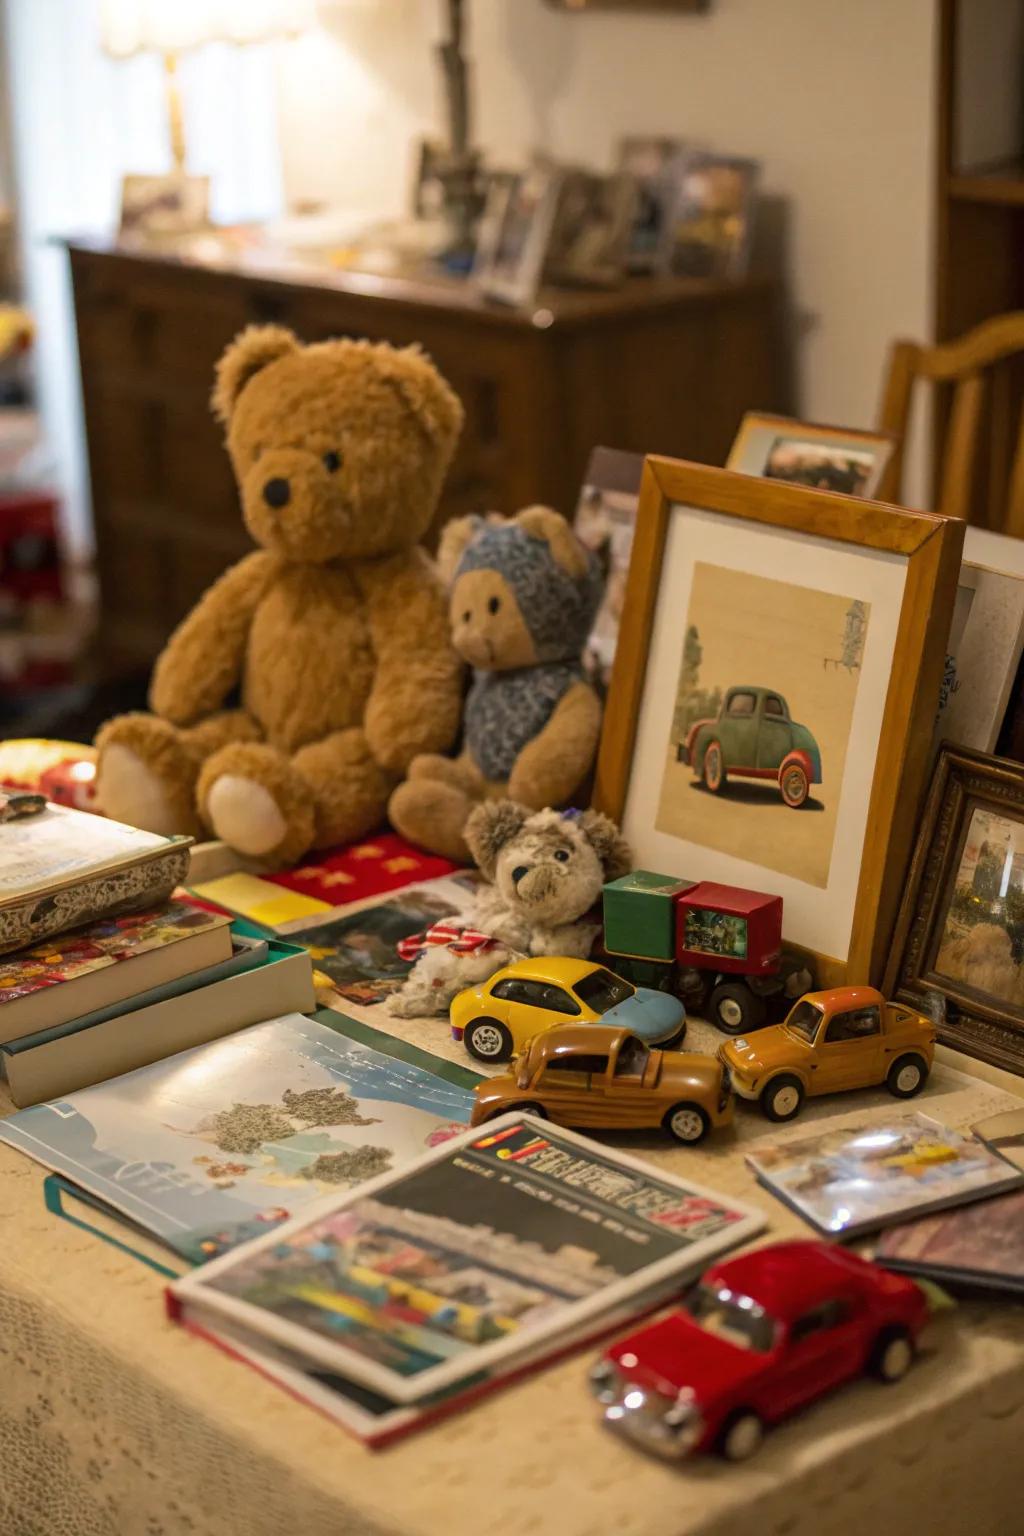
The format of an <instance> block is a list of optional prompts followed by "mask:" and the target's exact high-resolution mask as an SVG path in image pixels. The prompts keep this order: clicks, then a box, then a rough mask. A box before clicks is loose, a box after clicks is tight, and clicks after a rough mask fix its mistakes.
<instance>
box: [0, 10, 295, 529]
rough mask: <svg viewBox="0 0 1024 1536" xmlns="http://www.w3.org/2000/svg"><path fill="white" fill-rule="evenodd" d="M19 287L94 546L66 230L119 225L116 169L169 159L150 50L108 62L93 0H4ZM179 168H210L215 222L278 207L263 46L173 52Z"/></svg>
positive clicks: (61, 469)
mask: <svg viewBox="0 0 1024 1536" xmlns="http://www.w3.org/2000/svg"><path fill="white" fill-rule="evenodd" d="M3 5H4V21H5V24H6V29H7V39H8V55H9V65H10V82H9V84H10V91H11V116H12V121H13V138H14V164H15V175H16V181H17V189H18V203H19V213H20V236H21V241H22V247H23V250H22V258H23V263H24V272H25V280H26V287H27V298H28V302H29V304H30V305H31V307H32V309H33V312H34V314H35V317H36V322H37V327H38V341H37V350H36V360H35V361H36V380H37V388H38V396H39V404H40V408H41V410H42V414H43V421H44V427H45V431H46V435H47V441H48V444H49V448H50V452H51V454H52V458H53V464H54V479H55V482H56V484H57V485H58V487H59V489H60V491H61V492H62V494H63V498H64V505H65V534H66V538H67V542H68V545H69V548H70V550H71V551H72V553H74V554H75V555H78V556H80V555H84V554H87V553H88V551H89V549H90V547H91V520H90V515H89V498H88V473H87V467H86V456H85V443H84V435H83V430H82V416H81V399H80V391H79V386H78V360H77V354H76V350H75V340H74V312H73V305H72V298H71V288H70V280H69V276H68V264H67V256H66V253H65V251H64V250H63V248H62V246H61V244H60V242H61V240H62V239H63V238H65V237H67V236H69V235H76V236H82V235H85V236H99V237H103V236H106V235H109V234H110V233H112V231H113V230H114V229H115V227H116V224H117V215H118V204H119V195H120V181H121V177H122V176H123V175H124V174H125V172H127V171H138V172H143V173H151V174H159V173H161V172H164V171H166V170H167V169H168V167H169V165H170V147H169V142H168V131H167V119H166V107H165V97H164V87H163V74H162V66H161V63H160V60H159V59H157V58H155V57H152V56H149V55H146V54H140V55H138V56H137V57H134V58H130V59H125V60H114V59H111V58H109V57H108V56H107V55H106V54H105V53H104V52H103V50H102V48H101V45H100V31H99V12H100V0H3ZM180 80H181V89H182V97H183V102H184V112H185V129H186V135H187V138H188V153H189V159H188V168H189V170H190V171H193V172H195V173H197V174H208V175H209V176H210V178H211V213H212V217H213V219H214V221H215V222H218V223H220V222H235V221H242V220H250V219H265V218H273V217H276V216H277V215H279V214H280V212H281V211H282V201H283V197H282V184H281V169H280V159H279V153H278V136H277V74H276V67H275V55H274V45H273V44H265V43H257V44H253V45H251V46H247V47H243V48H237V47H232V46H230V45H228V44H221V43H215V44H210V45H208V46H207V47H204V48H201V49H198V50H196V51H195V52H191V53H189V54H187V55H186V56H184V57H183V59H182V61H181V74H180Z"/></svg>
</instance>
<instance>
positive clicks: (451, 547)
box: [436, 512, 486, 587]
mask: <svg viewBox="0 0 1024 1536" xmlns="http://www.w3.org/2000/svg"><path fill="white" fill-rule="evenodd" d="M485 526H486V525H485V522H484V519H483V518H482V517H479V516H478V515H477V514H476V513H475V512H473V513H471V514H470V515H469V517H453V518H452V519H451V521H450V522H447V523H445V525H444V527H443V528H442V530H441V537H440V539H439V540H438V542H437V558H436V565H437V569H438V571H439V572H440V574H441V580H442V581H443V582H444V584H445V586H446V587H450V586H451V584H452V582H453V581H454V579H455V572H456V571H457V570H458V568H459V561H460V560H461V559H462V557H463V555H464V554H465V552H466V550H467V549H468V548H469V546H470V544H471V543H472V542H473V540H474V539H475V538H476V536H477V534H478V533H479V532H480V529H481V528H483V527H485Z"/></svg>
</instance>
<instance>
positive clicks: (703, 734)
mask: <svg viewBox="0 0 1024 1536" xmlns="http://www.w3.org/2000/svg"><path fill="white" fill-rule="evenodd" d="M676 759H677V761H678V762H680V763H689V765H690V767H691V768H692V769H693V771H694V773H695V774H696V775H697V777H698V778H699V779H700V780H701V781H702V783H703V784H704V787H705V789H709V790H710V791H711V793H712V794H713V795H717V794H720V793H721V791H722V790H723V789H724V788H725V785H726V782H727V780H728V778H729V775H730V774H732V775H734V777H736V778H738V779H774V780H775V781H776V783H777V784H778V786H779V794H780V795H781V796H782V798H783V800H784V801H785V802H786V804H787V805H789V806H792V807H793V809H794V810H797V809H798V808H799V807H800V806H801V805H803V804H804V802H805V801H806V799H807V797H808V795H809V794H810V788H811V785H812V784H820V783H821V752H820V751H819V749H818V743H817V742H816V741H815V739H814V737H813V736H812V735H811V733H810V731H809V730H808V729H807V727H806V725H799V724H798V723H797V721H795V720H794V719H793V718H792V717H791V715H790V713H789V705H788V704H787V703H786V701H785V699H784V698H783V697H782V695H781V693H775V692H774V691H773V690H772V689H771V688H746V687H744V688H730V689H729V691H728V692H727V693H726V695H725V698H724V699H723V701H722V707H721V709H720V710H719V712H718V718H717V720H697V721H695V723H694V724H693V725H691V727H690V729H689V731H688V732H687V733H686V739H685V740H684V741H682V742H680V743H679V745H678V746H677V747H676Z"/></svg>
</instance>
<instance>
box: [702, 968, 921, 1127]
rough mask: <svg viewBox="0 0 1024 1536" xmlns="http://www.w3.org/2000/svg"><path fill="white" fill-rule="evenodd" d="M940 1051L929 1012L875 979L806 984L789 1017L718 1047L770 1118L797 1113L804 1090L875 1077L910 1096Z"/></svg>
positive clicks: (740, 1087) (839, 1088) (857, 1084)
mask: <svg viewBox="0 0 1024 1536" xmlns="http://www.w3.org/2000/svg"><path fill="white" fill-rule="evenodd" d="M934 1054H935V1026H934V1025H933V1024H932V1022H931V1020H930V1019H926V1018H925V1017H924V1015H923V1014H920V1013H915V1012H914V1010H913V1009H912V1008H904V1007H903V1006H902V1005H901V1004H898V1003H888V1002H886V1000H885V998H884V997H883V996H882V994H881V992H876V991H875V989H874V987H834V988H833V989H832V990H831V991H829V992H808V993H806V995H805V996H804V997H802V998H801V999H800V1001H799V1002H798V1003H796V1004H794V1006H793V1007H792V1008H791V1009H790V1011H789V1013H788V1014H787V1015H786V1018H785V1020H784V1022H783V1023H781V1024H776V1025H774V1026H773V1027H772V1028H770V1029H760V1030H758V1031H757V1033H756V1034H754V1035H752V1036H751V1037H750V1039H749V1040H748V1039H745V1038H742V1039H739V1040H727V1041H726V1042H725V1044H724V1045H723V1046H722V1047H721V1048H720V1050H719V1052H718V1056H719V1060H720V1061H722V1062H723V1063H724V1064H725V1066H726V1067H727V1068H728V1070H729V1072H730V1074H731V1077H732V1083H733V1087H734V1088H735V1090H736V1092H737V1093H738V1094H739V1096H740V1098H743V1099H756V1100H757V1101H758V1103H759V1104H760V1105H761V1108H762V1110H763V1111H764V1113H765V1114H766V1115H767V1116H768V1119H769V1120H792V1119H793V1118H794V1116H796V1115H798V1114H799V1113H800V1106H801V1105H802V1104H803V1101H804V1098H805V1097H806V1096H810V1097H812V1098H813V1097H815V1096H816V1095H818V1094H820V1093H842V1092H844V1091H845V1090H846V1089H847V1088H869V1087H871V1086H872V1085H874V1084H875V1083H884V1084H885V1086H886V1087H887V1088H888V1090H889V1092H890V1093H892V1094H895V1096H896V1098H898V1099H909V1098H912V1097H913V1096H914V1094H915V1093H917V1092H918V1091H919V1090H920V1089H921V1088H923V1087H924V1084H925V1081H926V1079H927V1077H928V1073H929V1071H930V1070H931V1065H932V1059H933V1057H934Z"/></svg>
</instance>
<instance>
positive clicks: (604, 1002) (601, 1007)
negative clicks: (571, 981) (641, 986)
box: [573, 970, 636, 1013]
mask: <svg viewBox="0 0 1024 1536" xmlns="http://www.w3.org/2000/svg"><path fill="white" fill-rule="evenodd" d="M635 990H636V989H635V988H634V987H631V986H630V984H629V982H628V981H623V979H622V977H621V976H613V975H612V973H611V971H604V970H600V971H591V973H590V975H589V976H584V977H583V979H582V980H581V981H578V982H576V984H575V986H574V987H573V991H574V992H575V993H576V996H577V997H578V998H579V1000H580V1002H581V1003H586V1005H587V1007H588V1008H593V1010H594V1012H595V1013H607V1012H608V1010H609V1008H615V1007H617V1006H618V1004H619V1003H624V1002H625V1001H626V999H627V997H632V996H633V993H634V991H635Z"/></svg>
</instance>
